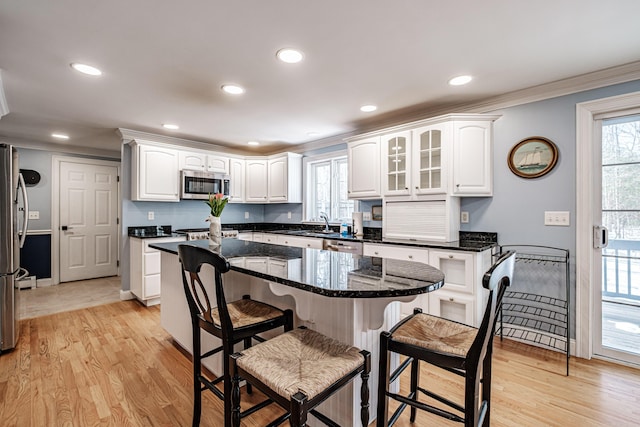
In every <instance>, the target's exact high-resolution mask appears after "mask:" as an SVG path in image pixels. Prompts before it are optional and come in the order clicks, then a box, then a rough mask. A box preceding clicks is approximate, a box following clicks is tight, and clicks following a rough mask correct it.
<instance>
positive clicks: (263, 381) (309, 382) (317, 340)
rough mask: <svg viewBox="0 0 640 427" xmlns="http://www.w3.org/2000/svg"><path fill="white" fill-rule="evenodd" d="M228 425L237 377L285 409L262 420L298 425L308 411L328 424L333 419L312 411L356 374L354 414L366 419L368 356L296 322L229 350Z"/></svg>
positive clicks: (235, 418) (236, 400)
mask: <svg viewBox="0 0 640 427" xmlns="http://www.w3.org/2000/svg"><path fill="white" fill-rule="evenodd" d="M231 371H232V373H233V377H232V383H233V390H232V392H231V400H232V407H233V409H232V426H233V427H239V426H240V380H241V379H244V380H246V381H247V384H252V385H253V386H254V387H256V388H257V389H258V390H260V391H261V392H263V393H264V394H266V395H267V396H269V397H270V398H271V399H272V400H273V401H274V402H276V403H277V404H278V405H280V406H281V407H282V408H284V409H285V410H286V411H287V413H285V414H284V415H282V416H281V417H279V418H278V419H276V420H274V421H272V422H271V423H269V424H268V426H269V427H271V426H277V425H280V424H281V423H283V422H284V421H286V420H287V419H288V420H289V423H290V425H291V426H292V427H304V426H306V425H307V418H308V415H309V414H312V415H313V416H314V417H315V418H316V419H318V420H319V421H321V422H322V423H323V424H325V425H327V426H330V427H339V426H340V425H339V424H337V423H336V422H335V421H333V420H331V419H330V418H329V417H327V416H326V415H324V414H322V413H320V412H318V411H316V410H315V409H314V408H316V407H317V406H318V405H319V404H321V403H322V402H324V401H325V400H326V399H327V398H329V397H330V396H331V395H333V394H334V393H336V392H337V391H338V390H340V389H341V388H342V387H344V386H345V385H346V384H348V383H349V382H350V381H351V380H352V379H353V378H355V377H356V376H357V375H358V374H360V376H361V378H362V386H361V389H360V420H361V422H362V425H363V426H364V427H366V426H368V424H369V386H368V381H369V373H370V372H371V356H370V354H369V352H368V351H366V350H358V349H357V348H355V347H352V346H350V345H347V344H343V343H341V342H339V341H336V340H335V339H333V338H329V337H327V336H324V335H322V334H320V333H318V332H316V331H313V330H311V329H307V328H305V327H300V328H298V329H295V330H293V331H291V332H287V333H284V334H282V335H278V336H277V337H275V338H272V339H270V340H269V341H267V342H263V343H260V344H257V345H255V346H253V347H251V348H248V349H246V350H244V351H243V352H241V353H235V354H233V355H232V356H231Z"/></svg>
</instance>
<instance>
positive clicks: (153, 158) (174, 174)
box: [131, 140, 180, 202]
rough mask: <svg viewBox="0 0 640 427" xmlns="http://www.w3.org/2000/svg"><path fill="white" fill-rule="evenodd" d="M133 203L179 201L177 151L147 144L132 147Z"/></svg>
mask: <svg viewBox="0 0 640 427" xmlns="http://www.w3.org/2000/svg"><path fill="white" fill-rule="evenodd" d="M131 200H134V201H156V202H178V201H180V172H179V154H178V150H175V149H173V148H168V147H166V146H162V145H156V144H154V143H151V142H147V141H140V140H136V141H134V142H132V143H131Z"/></svg>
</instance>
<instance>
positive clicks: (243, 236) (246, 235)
mask: <svg viewBox="0 0 640 427" xmlns="http://www.w3.org/2000/svg"><path fill="white" fill-rule="evenodd" d="M238 239H239V240H248V241H253V231H241V232H240V233H238Z"/></svg>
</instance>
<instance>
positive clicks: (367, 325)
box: [150, 239, 444, 426]
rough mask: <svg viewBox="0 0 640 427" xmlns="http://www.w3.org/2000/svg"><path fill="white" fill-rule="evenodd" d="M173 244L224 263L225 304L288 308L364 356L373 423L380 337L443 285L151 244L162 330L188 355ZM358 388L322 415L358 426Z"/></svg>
mask: <svg viewBox="0 0 640 427" xmlns="http://www.w3.org/2000/svg"><path fill="white" fill-rule="evenodd" d="M179 244H189V245H194V246H200V247H205V248H210V249H211V250H213V251H216V252H218V253H221V254H222V255H223V256H225V257H226V258H227V259H228V261H229V263H230V265H231V271H230V272H229V273H227V274H225V276H224V282H225V293H226V296H227V299H228V300H235V299H238V298H240V297H241V296H242V295H244V294H250V295H251V296H252V298H254V299H257V300H260V301H264V302H267V303H270V304H273V305H274V306H277V307H279V308H282V309H286V308H291V309H293V310H294V313H295V314H296V319H295V320H296V326H299V325H306V326H308V327H309V328H312V329H314V330H317V331H318V332H321V333H323V334H325V335H328V336H331V337H333V338H335V339H338V340H340V341H342V342H345V343H348V344H351V345H354V346H356V347H359V348H361V349H365V350H368V351H370V352H371V356H372V357H371V364H372V371H371V376H370V379H369V386H370V389H371V391H372V392H371V396H370V405H371V408H373V409H372V411H371V414H372V420H373V417H375V408H376V405H377V396H376V390H377V379H378V359H379V357H378V344H379V335H380V331H381V330H388V329H390V328H391V327H392V326H393V325H394V324H395V323H397V322H398V321H399V320H400V304H399V302H409V301H412V300H414V299H415V298H416V297H417V296H418V295H420V294H424V293H427V292H432V291H435V290H437V289H438V288H440V287H441V286H443V283H444V275H443V273H442V272H441V271H439V270H438V269H435V268H433V267H431V266H429V265H427V264H423V263H420V262H411V261H400V260H393V259H383V258H377V257H368V256H358V255H352V254H350V253H343V252H333V251H325V250H320V249H303V248H295V247H288V246H280V245H272V244H266V243H258V242H249V241H242V240H236V239H224V240H223V241H222V245H221V246H218V247H215V246H214V247H210V246H209V241H208V240H196V241H189V242H182V243H179V242H174V243H158V244H151V245H150V246H151V247H152V248H154V249H158V250H160V251H161V253H162V277H161V288H162V292H161V322H162V326H163V327H164V328H165V329H166V330H167V331H168V332H169V333H170V334H171V336H172V337H173V338H174V339H175V341H176V342H177V343H178V344H179V345H180V346H182V347H184V348H185V349H186V350H188V351H189V352H191V349H192V346H191V320H190V317H189V310H188V307H187V302H186V299H185V296H184V291H183V288H182V278H181V271H180V264H179V261H178V258H177V252H178V245H179ZM205 268H207V267H203V273H204V274H203V275H202V276H203V277H204V278H207V277H208V278H209V281H208V282H207V281H205V286H206V287H207V288H208V289H209V290H210V292H211V295H213V292H212V291H213V274H208V273H207V272H206V270H204V269H205ZM214 345H217V339H215V338H213V337H210V336H208V335H207V334H203V348H207V347H208V346H214ZM238 349H239V348H238ZM218 359H219V358H217V359H216V360H214V361H212V362H211V363H209V364H207V367H208V368H209V369H210V370H212V371H213V372H214V373H216V374H219V373H220V372H221V365H220V361H219V360H218ZM392 363H397V360H394V361H392ZM359 381H360V379H357V380H356V381H355V382H354V383H352V385H349V386H347V387H345V389H343V390H342V391H341V392H340V393H338V394H337V395H336V396H334V397H333V398H332V399H330V400H328V401H327V402H325V403H324V404H323V405H321V407H320V408H321V409H322V410H323V411H324V412H326V413H327V414H329V415H330V416H331V417H332V418H334V419H335V420H336V421H337V422H338V423H339V424H340V425H345V426H347V425H353V426H355V425H359V402H360V393H359V390H360V384H359Z"/></svg>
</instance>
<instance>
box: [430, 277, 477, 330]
mask: <svg viewBox="0 0 640 427" xmlns="http://www.w3.org/2000/svg"><path fill="white" fill-rule="evenodd" d="M445 277H446V276H445ZM445 280H446V279H445ZM445 286H446V285H445ZM475 304H476V297H475V296H474V295H463V294H460V293H458V292H447V291H445V290H444V288H441V289H438V290H437V291H435V292H431V293H430V294H429V314H431V315H433V316H438V317H444V318H445V319H449V320H454V321H456V322H460V323H464V324H466V325H472V326H478V324H476V320H475V317H476V316H475Z"/></svg>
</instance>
